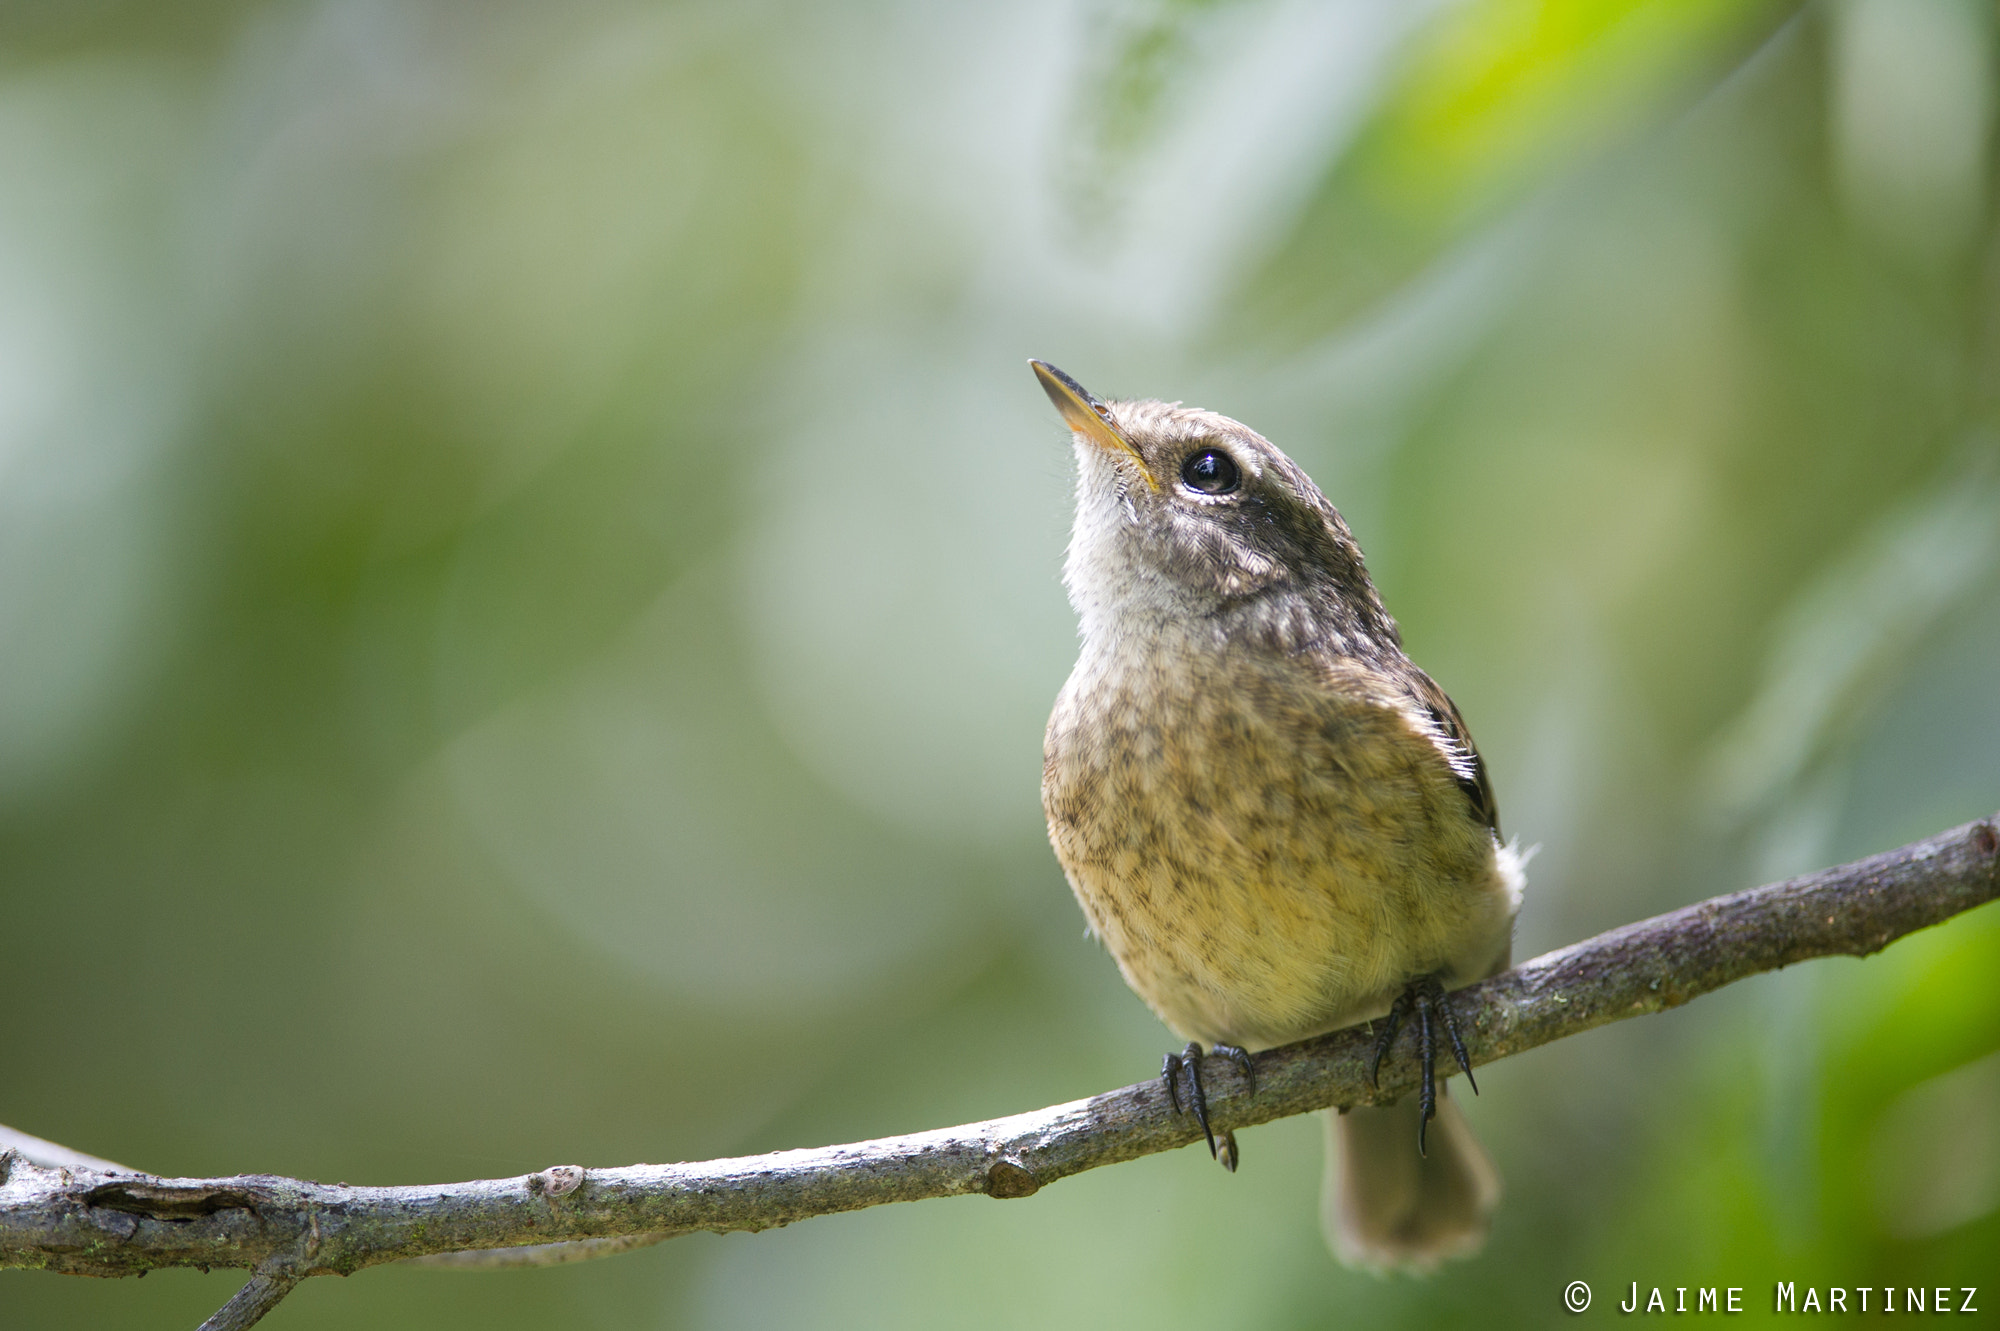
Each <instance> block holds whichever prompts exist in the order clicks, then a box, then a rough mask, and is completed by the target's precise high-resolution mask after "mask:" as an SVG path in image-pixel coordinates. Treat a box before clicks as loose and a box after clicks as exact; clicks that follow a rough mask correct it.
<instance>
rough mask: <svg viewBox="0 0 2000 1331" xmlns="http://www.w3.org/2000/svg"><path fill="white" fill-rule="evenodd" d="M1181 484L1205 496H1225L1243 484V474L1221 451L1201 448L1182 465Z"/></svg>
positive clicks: (1189, 455) (1227, 455)
mask: <svg viewBox="0 0 2000 1331" xmlns="http://www.w3.org/2000/svg"><path fill="white" fill-rule="evenodd" d="M1181 482H1182V483H1183V484H1184V485H1186V486H1187V488H1188V489H1190V490H1195V491H1199V492H1200V493H1202V494H1205V495H1224V494H1228V493H1229V492H1230V491H1231V490H1234V489H1235V488H1236V487H1237V486H1239V485H1241V484H1242V483H1243V473H1242V471H1241V470H1240V469H1239V468H1238V467H1237V465H1236V462H1235V459H1233V458H1231V457H1230V456H1229V454H1227V453H1225V452H1223V451H1222V450H1221V449H1219V448H1201V449H1196V450H1195V451H1194V452H1192V453H1190V454H1188V458H1187V461H1186V462H1183V463H1181Z"/></svg>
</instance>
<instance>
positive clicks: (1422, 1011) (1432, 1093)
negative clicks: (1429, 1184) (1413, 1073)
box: [1368, 975, 1479, 1155]
mask: <svg viewBox="0 0 2000 1331" xmlns="http://www.w3.org/2000/svg"><path fill="white" fill-rule="evenodd" d="M1406 1018H1408V1019H1410V1024H1411V1025H1412V1026H1414V1027H1416V1031H1417V1057H1418V1058H1419V1059H1420V1060H1421V1061H1422V1064H1423V1082H1422V1085H1421V1087H1420V1088H1419V1089H1418V1091H1417V1107H1418V1108H1419V1109H1420V1110H1421V1111H1422V1113H1421V1114H1420V1116H1419V1117H1418V1119H1417V1154H1418V1155H1422V1154H1424V1129H1425V1127H1426V1126H1428V1125H1429V1123H1430V1121H1431V1120H1432V1119H1433V1118H1435V1117H1436V1116H1437V1077H1436V1062H1437V1060H1436V1054H1437V1046H1436V1032H1437V1028H1438V1027H1440V1026H1441V1027H1443V1029H1444V1037H1445V1039H1446V1040H1447V1041H1448V1042H1449V1043H1450V1045H1451V1052H1452V1056H1453V1057H1454V1058H1456V1059H1457V1060H1458V1066H1459V1069H1460V1070H1461V1071H1462V1072H1464V1073H1465V1082H1466V1085H1468V1086H1470V1087H1472V1093H1473V1094H1474V1095H1477V1094H1479V1083H1478V1082H1476V1081H1474V1080H1473V1079H1472V1061H1471V1060H1470V1059H1468V1058H1467V1057H1466V1056H1465V1041H1463V1040H1461V1039H1460V1038H1459V1035H1458V1018H1457V1017H1456V1016H1455V1015H1453V1013H1452V1010H1451V995H1450V994H1448V993H1446V992H1445V988H1444V983H1443V981H1442V980H1440V979H1439V978H1438V977H1437V976H1435V975H1425V976H1421V977H1419V978H1418V979H1415V980H1412V981H1410V983H1409V985H1408V986H1407V987H1406V988H1405V989H1404V990H1403V992H1402V993H1401V994H1400V995H1399V996H1398V997H1397V999H1396V1001H1395V1002H1394V1003H1393V1004H1391V1005H1390V1008H1389V1019H1388V1021H1387V1023H1386V1024H1385V1025H1384V1026H1383V1028H1382V1034H1381V1035H1380V1036H1379V1037H1378V1038H1377V1039H1376V1041H1375V1056H1374V1057H1373V1058H1372V1059H1370V1060H1369V1062H1368V1081H1369V1083H1370V1084H1371V1085H1373V1084H1375V1079H1376V1078H1375V1074H1376V1073H1377V1072H1378V1071H1380V1070H1381V1067H1382V1056H1383V1055H1384V1054H1387V1053H1388V1052H1389V1050H1390V1048H1391V1047H1392V1046H1393V1045H1394V1044H1395V1043H1396V1032H1397V1031H1399V1030H1401V1029H1402V1026H1403V1022H1404V1020H1405V1019H1406Z"/></svg>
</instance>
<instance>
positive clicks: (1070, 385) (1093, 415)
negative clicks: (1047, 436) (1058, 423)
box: [1028, 360, 1160, 490]
mask: <svg viewBox="0 0 2000 1331" xmlns="http://www.w3.org/2000/svg"><path fill="white" fill-rule="evenodd" d="M1028 364H1030V365H1032V366H1034V367H1035V377H1036V378H1037V379H1040V380H1041V381H1042V391H1043V392H1044V393H1047V394H1048V395H1049V401H1051V402H1053V403H1055V404H1056V410H1057V411H1059V412H1061V413H1062V418H1063V424H1065V425H1067V426H1069V428H1070V429H1071V430H1073V431H1074V432H1076V433H1077V434H1080V435H1082V436H1083V437H1084V438H1086V439H1088V440H1090V441H1091V442H1092V443H1094V444H1096V445H1098V446H1099V447H1100V448H1108V449H1110V450H1112V451H1113V452H1115V453H1124V454H1126V455H1127V456H1128V457H1130V458H1131V459H1132V460H1133V461H1134V462H1136V463H1138V464H1139V474H1140V475H1141V476H1144V477H1145V478H1146V484H1148V485H1150V486H1152V487H1153V488H1154V489H1155V490H1157V489H1159V488H1160V483H1159V482H1158V481H1156V480H1154V479H1153V472H1152V469H1151V468H1150V467H1148V466H1147V465H1146V459H1145V458H1143V457H1141V456H1140V455H1139V450H1138V449H1136V448H1134V447H1133V446H1132V441H1131V440H1129V439H1127V438H1126V437H1125V436H1124V435H1123V434H1120V433H1119V431H1118V427H1117V426H1115V425H1113V424H1112V423H1111V411H1110V408H1108V407H1106V406H1105V405H1104V404H1103V403H1102V402H1099V401H1098V400H1097V399H1096V398H1094V397H1092V396H1091V395H1090V390H1088V389H1086V388H1085V387H1084V386H1083V385H1082V384H1080V383H1078V382H1077V381H1076V380H1074V379H1072V378H1070V377H1069V376H1068V375H1066V374H1064V373H1063V372H1062V371H1061V370H1058V369H1057V368H1056V367H1055V366H1053V365H1051V364H1049V363H1048V362H1047V361H1045V360H1031V361H1029V362H1028Z"/></svg>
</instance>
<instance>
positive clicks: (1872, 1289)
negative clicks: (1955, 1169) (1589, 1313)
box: [1564, 1280, 1979, 1313]
mask: <svg viewBox="0 0 2000 1331" xmlns="http://www.w3.org/2000/svg"><path fill="white" fill-rule="evenodd" d="M1580 1288H1583V1289H1587V1288H1588V1287H1587V1286H1584V1285H1583V1282H1582V1281H1577V1282H1575V1283H1574V1284H1573V1285H1571V1287H1570V1289H1569V1290H1568V1291H1565V1294H1564V1301H1565V1302H1566V1303H1567V1304H1568V1306H1569V1308H1570V1310H1571V1311H1572V1312H1582V1311H1583V1310H1584V1308H1587V1307H1589V1306H1590V1296H1589V1294H1588V1293H1585V1294H1584V1296H1583V1298H1582V1299H1581V1300H1579V1299H1577V1298H1576V1293H1577V1292H1578V1291H1579V1289H1580ZM1978 1296H1979V1289H1978V1287H1977V1286H1973V1285H1966V1286H1950V1285H1924V1286H1916V1285H1905V1286H1892V1285H1852V1286H1843V1285H1828V1286H1824V1287H1821V1286H1815V1285H1800V1284H1798V1283H1797V1282H1796V1281H1791V1280H1781V1281H1779V1282H1778V1283H1777V1284H1776V1285H1775V1286H1774V1287H1773V1288H1772V1291H1771V1304H1770V1306H1771V1308H1772V1310H1773V1311H1775V1312H1781V1313H1794V1312H1796V1313H1844V1312H1857V1313H1869V1312H1872V1313H1925V1312H1927V1313H1976V1312H1978V1311H1979V1308H1978V1306H1977V1304H1976V1303H1975V1302H1974V1300H1976V1299H1977V1298H1978ZM1579 1304H1581V1306H1579ZM1618 1311H1619V1312H1622V1313H1666V1312H1671V1313H1713V1312H1720V1313H1740V1312H1742V1311H1744V1305H1743V1287H1742V1286H1740V1285H1734V1286H1728V1287H1723V1286H1709V1287H1706V1288H1703V1287H1688V1286H1681V1285H1674V1286H1669V1287H1666V1288H1664V1289H1663V1288H1661V1287H1660V1286H1657V1285H1656V1286H1654V1287H1653V1288H1652V1289H1650V1290H1646V1291H1641V1290H1640V1288H1639V1282H1638V1281H1636V1280H1635V1281H1633V1282H1632V1285H1631V1289H1630V1292H1628V1293H1627V1294H1626V1296H1625V1297H1624V1298H1623V1299H1621V1300H1620V1301H1619V1304H1618Z"/></svg>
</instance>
